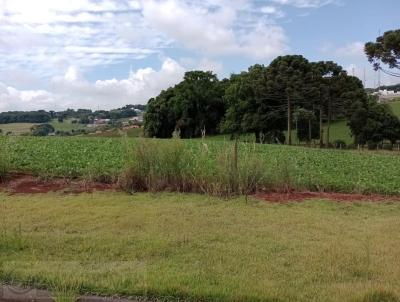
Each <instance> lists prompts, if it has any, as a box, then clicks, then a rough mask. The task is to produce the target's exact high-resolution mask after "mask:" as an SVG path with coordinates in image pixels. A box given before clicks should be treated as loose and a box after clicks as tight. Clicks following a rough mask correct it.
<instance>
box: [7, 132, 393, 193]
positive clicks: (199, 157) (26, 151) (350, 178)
mask: <svg viewBox="0 0 400 302" xmlns="http://www.w3.org/2000/svg"><path fill="white" fill-rule="evenodd" d="M4 138H5V137H0V140H1V139H4ZM140 141H144V144H154V145H155V146H156V149H157V148H163V147H162V146H164V144H173V143H174V142H169V141H168V140H155V141H152V142H148V139H143V140H139V142H140ZM128 142H129V144H133V145H135V144H137V141H136V139H128ZM157 144H160V146H158V145H157ZM178 144H181V145H183V146H184V149H185V151H182V152H184V153H189V152H191V153H189V154H191V155H190V156H191V157H190V159H191V160H190V161H189V162H186V163H187V164H188V166H190V167H189V168H190V169H189V168H186V166H185V167H184V169H183V172H182V173H186V171H189V172H191V171H193V169H197V171H203V172H204V173H203V174H201V175H202V177H203V178H204V179H207V178H208V177H210V178H209V179H210V181H213V180H214V179H215V178H218V177H219V176H218V177H217V175H218V173H217V172H216V166H217V163H218V161H223V159H221V158H218V157H222V158H223V156H224V155H223V154H228V155H229V154H231V155H229V156H233V155H232V153H227V152H232V142H229V143H227V142H224V141H219V140H204V141H202V140H182V141H180V142H178ZM204 144H205V145H206V146H207V147H205V145H204ZM133 148H134V147H133ZM165 148H172V147H171V146H169V147H165ZM206 148H207V149H208V151H207V150H206ZM9 150H10V152H9V156H10V162H11V164H12V166H13V169H15V170H16V171H18V172H30V173H33V174H35V175H42V176H46V177H51V176H59V177H68V178H76V177H80V178H84V177H85V175H87V171H92V173H94V174H96V178H97V177H98V178H100V179H101V177H102V175H103V176H104V177H105V178H107V179H117V177H118V175H120V174H122V173H123V172H124V168H125V167H126V165H127V164H128V163H125V162H124V160H125V156H124V154H125V151H124V150H125V148H124V144H123V143H122V140H121V139H119V138H114V139H111V138H85V137H62V138H61V137H47V138H46V137H43V138H41V137H15V138H14V139H13V143H12V144H9ZM160 150H161V149H160ZM172 150H174V149H172ZM186 150H187V151H186ZM229 150H230V151H229ZM132 152H133V151H132ZM143 152H144V153H145V152H148V153H150V152H154V153H156V154H158V153H161V151H160V152H158V153H157V151H152V150H150V149H144V148H143ZM171 152H172V151H171ZM238 154H239V161H238V163H239V167H240V163H244V162H246V161H250V159H251V158H254V157H255V158H254V161H256V162H258V168H259V169H262V170H263V173H266V177H267V179H266V181H265V183H264V184H265V185H266V186H269V184H270V179H272V178H273V179H277V180H278V181H279V175H278V176H277V177H275V176H274V174H275V173H276V171H279V170H281V167H282V166H285V165H289V166H288V173H289V174H290V178H291V180H292V183H293V184H294V185H293V186H294V188H297V189H309V190H328V191H341V192H354V191H355V192H364V193H384V194H399V193H400V190H399V185H398V184H399V183H400V174H399V173H398V171H399V170H400V161H398V160H397V159H398V158H397V156H398V155H397V154H386V153H376V152H374V153H371V152H367V151H366V152H358V151H340V150H316V149H311V148H300V147H292V148H288V147H286V146H278V145H275V146H274V145H256V146H254V144H245V143H241V144H240V147H239V153H238ZM143 156H146V154H145V155H143ZM157 156H158V155H157ZM160 156H162V155H161V154H160ZM246 158H248V159H246ZM159 159H161V157H160V158H159ZM162 159H163V160H168V159H165V157H162ZM185 160H186V159H185ZM160 165H162V164H160ZM165 165H167V164H165ZM171 165H172V163H171ZM196 166H197V168H195V167H196ZM220 166H221V167H225V168H226V169H227V166H226V164H220ZM170 167H171V166H170ZM244 168H245V167H244ZM168 169H169V168H168ZM252 169H253V168H252ZM155 171H157V170H155ZM223 171H224V169H223V168H221V169H220V173H223ZM191 173H194V172H191ZM257 173H258V172H257ZM278 174H279V173H278ZM184 175H187V174H184ZM197 175H200V174H197ZM189 176H190V175H189ZM214 177H215V178H214ZM221 177H222V176H221ZM283 181H284V180H283ZM211 191H212V190H211Z"/></svg>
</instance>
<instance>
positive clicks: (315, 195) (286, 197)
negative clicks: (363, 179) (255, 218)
mask: <svg viewBox="0 0 400 302" xmlns="http://www.w3.org/2000/svg"><path fill="white" fill-rule="evenodd" d="M255 197H256V198H258V199H261V200H265V201H268V202H281V203H285V202H291V201H295V202H301V201H305V200H310V199H329V200H333V201H339V202H340V201H342V202H343V201H374V202H383V201H400V196H385V195H377V194H371V195H363V194H345V193H329V192H288V193H279V192H270V193H258V194H256V195H255Z"/></svg>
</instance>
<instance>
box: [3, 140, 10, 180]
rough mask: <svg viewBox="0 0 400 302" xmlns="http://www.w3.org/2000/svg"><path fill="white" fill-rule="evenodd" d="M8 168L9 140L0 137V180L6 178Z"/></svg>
mask: <svg viewBox="0 0 400 302" xmlns="http://www.w3.org/2000/svg"><path fill="white" fill-rule="evenodd" d="M10 169H11V160H10V154H9V141H8V138H7V137H0V182H2V181H4V180H5V179H6V177H7V174H8V173H9V171H10Z"/></svg>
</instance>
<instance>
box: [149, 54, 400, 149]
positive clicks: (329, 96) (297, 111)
mask: <svg viewBox="0 0 400 302" xmlns="http://www.w3.org/2000/svg"><path fill="white" fill-rule="evenodd" d="M335 119H347V121H348V124H349V126H350V129H351V131H352V133H353V135H354V138H355V143H366V142H370V141H374V142H377V141H382V140H390V141H391V142H394V141H396V140H397V139H399V138H400V131H399V127H398V123H399V121H398V119H397V117H396V116H394V115H393V114H392V113H391V112H390V111H389V110H388V108H386V107H384V106H382V105H379V104H377V102H376V101H375V100H373V99H371V98H369V97H368V95H367V94H366V92H365V90H364V87H363V85H362V83H361V81H360V80H359V79H358V78H356V77H352V76H349V75H348V74H347V73H346V71H345V70H343V69H342V67H341V66H339V65H337V64H336V63H334V62H331V61H322V62H309V61H308V60H307V59H305V58H304V57H302V56H299V55H290V56H280V57H278V58H276V59H275V60H274V61H272V62H271V64H270V65H269V66H264V65H254V66H251V67H250V68H249V69H248V70H247V71H246V72H242V73H240V74H232V75H231V77H230V78H229V79H224V80H222V81H218V79H217V77H216V76H215V75H214V74H212V73H211V72H202V71H192V72H188V73H186V75H185V77H184V79H183V81H182V82H181V83H179V84H178V85H176V86H174V87H171V88H169V89H167V90H165V91H162V92H161V93H160V95H159V96H157V97H156V98H154V99H151V100H150V101H149V104H148V108H147V112H146V115H145V132H146V133H147V135H148V136H150V137H162V138H166V137H171V136H172V133H173V132H179V133H180V135H181V137H183V138H188V137H198V136H201V135H202V133H204V131H205V132H207V134H215V133H231V134H232V135H238V134H240V133H254V134H255V136H256V140H257V141H258V142H269V143H284V142H285V141H286V142H287V143H288V144H291V143H292V132H293V131H294V130H295V129H296V131H297V137H298V138H299V139H300V140H302V141H311V140H313V139H319V140H320V144H321V146H322V145H330V144H331V139H330V124H331V122H332V121H333V120H335ZM324 125H326V127H325V129H326V133H324V132H323V129H324V127H323V126H324ZM388 129H391V130H388ZM285 132H286V137H285V134H284V133H285Z"/></svg>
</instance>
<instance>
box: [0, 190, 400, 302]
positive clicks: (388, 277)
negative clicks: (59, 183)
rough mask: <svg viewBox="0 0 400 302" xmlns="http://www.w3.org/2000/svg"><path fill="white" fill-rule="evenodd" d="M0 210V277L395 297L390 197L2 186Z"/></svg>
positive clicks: (398, 210)
mask: <svg viewBox="0 0 400 302" xmlns="http://www.w3.org/2000/svg"><path fill="white" fill-rule="evenodd" d="M0 213H1V219H0V223H1V228H2V230H1V233H0V280H1V281H2V282H22V283H24V284H25V285H30V286H38V287H39V286H40V287H45V288H48V289H50V290H52V291H53V292H55V293H58V294H59V295H60V294H61V293H68V294H70V295H72V296H73V295H77V294H83V293H96V294H104V295H115V294H118V295H123V296H136V295H139V296H148V297H159V298H163V299H165V300H167V301H169V300H174V301H177V300H178V299H179V298H181V299H186V300H189V301H397V300H396V297H400V281H399V280H400V232H399V231H400V219H399V215H400V204H399V203H365V202H364V203H337V202H330V201H318V200H314V201H308V202H304V203H287V204H270V203H265V202H261V201H256V200H249V201H248V202H247V203H246V202H245V200H244V198H238V199H234V200H223V199H216V198H211V197H207V196H201V195H184V194H171V193H168V194H167V193H165V194H157V195H150V194H135V195H127V194H123V193H113V192H109V193H94V194H82V195H61V194H55V193H54V194H47V195H33V196H31V195H14V196H7V195H5V194H1V195H0ZM384 297H386V298H391V300H390V299H388V300H382V298H384ZM180 301H182V300H180Z"/></svg>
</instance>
